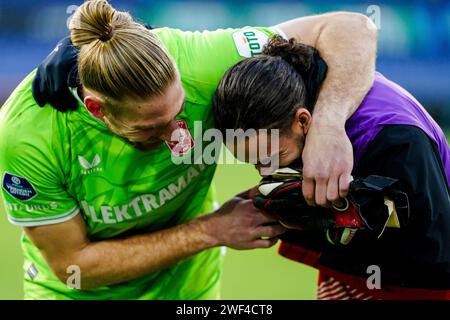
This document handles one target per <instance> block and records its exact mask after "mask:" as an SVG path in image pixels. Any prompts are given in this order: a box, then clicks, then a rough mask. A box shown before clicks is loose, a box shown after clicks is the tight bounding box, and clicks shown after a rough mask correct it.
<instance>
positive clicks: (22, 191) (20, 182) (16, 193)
mask: <svg viewBox="0 0 450 320" xmlns="http://www.w3.org/2000/svg"><path fill="white" fill-rule="evenodd" d="M2 186H3V189H4V190H5V191H6V192H7V193H8V194H9V195H11V196H12V197H14V198H16V199H18V200H22V201H27V200H30V199H32V198H34V197H35V196H36V195H37V192H36V189H35V188H34V187H33V185H32V184H31V182H30V181H28V180H27V179H26V178H24V177H20V176H17V175H14V174H10V173H7V172H5V174H4V175H3V184H2Z"/></svg>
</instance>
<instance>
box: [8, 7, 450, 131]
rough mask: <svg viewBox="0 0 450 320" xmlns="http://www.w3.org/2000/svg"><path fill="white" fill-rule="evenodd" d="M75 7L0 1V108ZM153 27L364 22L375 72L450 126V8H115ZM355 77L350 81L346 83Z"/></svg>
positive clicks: (47, 49)
mask: <svg viewBox="0 0 450 320" xmlns="http://www.w3.org/2000/svg"><path fill="white" fill-rule="evenodd" d="M81 2H82V1H76V0H68V1H66V0H62V1H61V0H58V1H57V0H41V1H24V0H15V1H5V0H0V3H1V6H0V48H1V50H0V57H1V59H0V104H1V103H2V102H4V100H5V99H6V98H7V97H8V95H9V94H10V92H11V91H12V89H13V88H14V87H15V86H16V85H17V84H18V83H19V82H20V80H21V79H22V78H23V77H24V76H25V75H26V74H27V73H28V72H30V70H32V69H33V68H34V67H35V66H36V65H37V64H38V63H39V62H40V61H41V60H42V59H43V58H44V57H45V56H46V55H47V54H48V53H49V52H50V51H51V50H52V49H53V47H54V45H55V43H56V42H57V41H58V39H60V38H61V37H63V36H65V35H67V34H68V30H67V27H66V24H67V21H68V19H69V18H70V16H71V14H72V13H73V12H74V10H75V8H76V5H78V4H80V3H81ZM111 3H112V4H113V5H114V6H115V7H117V8H118V9H123V10H127V11H130V12H131V13H132V14H133V15H134V16H136V17H138V18H139V19H141V20H144V21H146V22H148V23H150V24H152V25H155V26H170V27H177V28H181V29H185V30H197V29H200V30H201V29H215V28H219V27H241V26H245V25H253V26H257V25H262V26H268V25H273V24H276V23H279V22H282V21H284V20H287V19H291V18H295V17H298V16H303V15H310V14H318V13H323V12H327V11H332V10H351V11H356V12H360V13H363V14H366V15H367V16H369V17H371V18H372V20H375V22H376V24H377V25H378V26H379V28H380V30H379V57H378V70H379V71H381V72H383V73H384V74H385V75H387V76H388V77H389V78H391V79H392V80H394V81H396V82H398V83H399V84H401V85H402V86H404V87H405V88H406V89H408V90H409V91H411V92H412V93H413V94H414V95H415V96H416V97H417V98H418V99H419V100H420V101H421V102H422V103H423V104H424V106H425V107H426V108H427V109H428V110H429V111H430V112H431V113H432V114H433V116H434V117H435V118H436V120H437V121H438V122H439V123H440V124H441V125H442V126H445V127H447V126H450V1H444V0H429V1H419V0H416V1H399V0H397V1H395V0H394V1H373V2H369V1H367V2H366V1H355V0H346V1H339V2H338V1H273V0H272V1H271V0H266V1H149V0H129V1H121V0H112V1H111ZM351 76H352V74H351V73H349V77H351Z"/></svg>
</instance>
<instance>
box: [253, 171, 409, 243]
mask: <svg viewBox="0 0 450 320" xmlns="http://www.w3.org/2000/svg"><path fill="white" fill-rule="evenodd" d="M302 180H303V174H302V171H301V170H297V169H292V168H282V169H279V170H277V171H276V172H275V173H274V174H272V175H271V176H268V177H265V178H263V179H262V180H261V182H260V184H259V187H258V192H257V194H256V195H255V197H254V199H253V203H254V205H255V206H256V207H257V208H259V209H261V210H263V211H264V212H266V214H268V215H270V216H271V217H272V218H275V219H277V220H278V221H280V223H281V224H283V225H284V226H286V227H287V228H291V229H297V230H302V231H308V232H311V231H312V232H325V233H326V237H327V239H328V241H329V242H331V243H332V244H336V245H337V244H341V245H346V244H348V243H349V242H350V241H351V239H352V238H353V236H354V235H355V233H356V232H357V231H358V230H362V229H365V230H368V231H369V232H370V233H372V234H373V235H374V236H375V237H377V238H379V237H380V236H381V235H382V233H383V231H384V229H385V227H386V225H388V222H389V221H390V218H391V216H392V212H393V208H395V211H396V213H397V214H396V217H398V219H397V220H396V221H397V222H398V224H399V225H404V224H406V221H407V218H408V215H409V208H408V199H407V196H406V194H405V193H403V192H401V191H399V190H398V189H397V187H398V181H397V180H395V179H391V178H387V177H379V176H369V177H367V178H366V179H355V180H354V181H352V183H351V184H350V192H349V196H348V197H346V198H344V199H342V202H343V206H342V207H337V206H333V207H332V208H329V209H328V208H322V207H311V206H308V204H307V203H306V200H305V199H304V197H303V194H302ZM388 198H389V199H392V200H387V199H388ZM387 201H391V205H388V202H387Z"/></svg>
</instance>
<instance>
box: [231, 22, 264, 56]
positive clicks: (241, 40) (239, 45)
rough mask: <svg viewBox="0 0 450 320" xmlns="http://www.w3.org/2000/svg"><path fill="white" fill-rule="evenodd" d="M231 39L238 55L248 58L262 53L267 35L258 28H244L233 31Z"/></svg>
mask: <svg viewBox="0 0 450 320" xmlns="http://www.w3.org/2000/svg"><path fill="white" fill-rule="evenodd" d="M233 40H234V44H235V45H236V49H237V51H238V52H239V55H240V56H241V57H245V58H249V57H253V56H256V55H258V54H261V53H262V50H263V47H264V45H266V43H267V42H268V41H269V36H268V35H266V34H265V33H264V32H262V31H260V30H258V29H244V30H239V31H236V32H235V33H233Z"/></svg>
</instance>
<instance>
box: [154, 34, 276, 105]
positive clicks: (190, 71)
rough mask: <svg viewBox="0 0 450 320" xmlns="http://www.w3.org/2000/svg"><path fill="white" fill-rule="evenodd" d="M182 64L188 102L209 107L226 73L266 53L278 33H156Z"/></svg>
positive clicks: (180, 65) (178, 62)
mask: <svg viewBox="0 0 450 320" xmlns="http://www.w3.org/2000/svg"><path fill="white" fill-rule="evenodd" d="M155 32H156V33H157V35H158V36H159V38H160V39H161V40H162V42H163V43H164V44H165V45H166V47H167V48H168V50H169V52H170V53H171V54H172V56H173V57H174V58H175V61H176V63H177V65H178V68H179V71H180V75H181V80H182V82H183V86H184V88H185V90H186V96H187V99H189V100H190V101H191V102H193V103H197V104H203V105H207V104H209V103H210V101H211V98H212V95H213V93H214V91H215V89H216V87H217V85H218V83H219V81H220V79H221V77H222V76H223V74H224V73H225V71H226V70H228V69H229V68H230V67H232V66H233V65H234V64H236V63H237V62H238V61H240V60H242V59H244V58H248V57H251V56H254V55H258V54H260V53H261V52H262V49H263V47H264V45H265V44H266V43H267V42H268V40H269V38H270V36H272V35H273V34H274V33H279V31H278V30H275V29H272V28H263V27H245V28H240V29H218V30H215V31H203V32H199V31H196V32H189V31H187V32H186V31H181V30H177V29H169V28H163V29H157V30H155Z"/></svg>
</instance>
